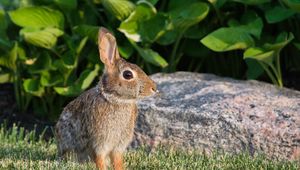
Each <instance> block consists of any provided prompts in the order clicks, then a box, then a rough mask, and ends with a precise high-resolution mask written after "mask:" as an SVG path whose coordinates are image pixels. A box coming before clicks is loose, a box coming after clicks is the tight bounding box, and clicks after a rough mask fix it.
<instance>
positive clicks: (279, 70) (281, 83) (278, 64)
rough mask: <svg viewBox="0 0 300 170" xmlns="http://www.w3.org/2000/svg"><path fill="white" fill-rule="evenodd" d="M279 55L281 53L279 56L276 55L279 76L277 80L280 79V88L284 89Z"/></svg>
mask: <svg viewBox="0 0 300 170" xmlns="http://www.w3.org/2000/svg"><path fill="white" fill-rule="evenodd" d="M279 53H280V52H277V54H276V59H275V65H276V68H277V74H278V77H277V78H278V83H279V87H283V82H282V74H281V66H280V55H279Z"/></svg>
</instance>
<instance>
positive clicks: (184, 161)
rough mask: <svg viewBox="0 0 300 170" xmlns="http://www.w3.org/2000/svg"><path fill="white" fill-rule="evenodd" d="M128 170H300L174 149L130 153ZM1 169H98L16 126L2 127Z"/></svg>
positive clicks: (291, 165)
mask: <svg viewBox="0 0 300 170" xmlns="http://www.w3.org/2000/svg"><path fill="white" fill-rule="evenodd" d="M125 160H126V167H127V169H141V170H142V169H143V170H144V169H155V170H156V169H170V170H177V169H178V170H179V169H182V170H183V169H191V170H194V169H228V170H232V169H246V170H247V169H253V170H256V169H289V170H290V169H291V170H298V169H300V165H299V163H297V162H287V161H285V162H280V161H271V160H268V159H266V158H264V157H262V156H257V157H255V158H253V157H251V156H249V155H248V154H239V155H227V154H213V155H210V156H207V155H205V154H202V153H193V152H187V151H182V150H174V149H162V148H161V149H157V150H156V151H154V152H149V151H148V150H147V149H145V148H141V149H138V150H131V151H129V152H127V154H126V156H125ZM0 169H59V170H61V169H66V170H67V169H78V170H79V169H96V168H95V165H94V164H93V163H86V164H79V163H77V162H76V161H74V159H72V158H69V159H68V160H64V161H58V159H57V156H56V145H55V141H54V140H53V139H50V140H49V141H45V140H43V138H42V136H36V133H35V131H31V132H25V130H24V129H23V128H18V127H17V126H14V127H13V128H12V129H10V130H7V129H6V127H5V126H4V125H2V126H1V128H0Z"/></svg>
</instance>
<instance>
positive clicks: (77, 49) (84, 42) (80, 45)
mask: <svg viewBox="0 0 300 170" xmlns="http://www.w3.org/2000/svg"><path fill="white" fill-rule="evenodd" d="M87 40H88V37H84V38H83V39H82V40H81V41H80V43H79V45H78V47H77V48H76V54H77V55H79V54H80V53H81V51H82V49H83V47H84V46H85V44H86V42H87Z"/></svg>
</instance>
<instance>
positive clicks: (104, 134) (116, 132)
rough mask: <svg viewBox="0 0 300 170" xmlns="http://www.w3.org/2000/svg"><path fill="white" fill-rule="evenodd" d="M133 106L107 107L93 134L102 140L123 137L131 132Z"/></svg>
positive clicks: (132, 126)
mask: <svg viewBox="0 0 300 170" xmlns="http://www.w3.org/2000/svg"><path fill="white" fill-rule="evenodd" d="M133 112H134V108H133V107H123V108H118V109H109V111H107V112H106V113H105V116H103V117H102V119H101V120H99V121H98V122H97V127H95V130H96V131H97V132H96V133H95V134H96V135H97V136H98V138H102V139H103V140H108V142H109V141H110V140H117V139H124V138H127V136H129V137H130V136H131V133H133V128H134V125H133V119H134V118H133V114H132V113H133Z"/></svg>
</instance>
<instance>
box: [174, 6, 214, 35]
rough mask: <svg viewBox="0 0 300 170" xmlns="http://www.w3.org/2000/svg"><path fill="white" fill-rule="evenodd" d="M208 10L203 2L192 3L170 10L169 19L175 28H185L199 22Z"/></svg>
mask: <svg viewBox="0 0 300 170" xmlns="http://www.w3.org/2000/svg"><path fill="white" fill-rule="evenodd" d="M208 12H209V6H208V5H207V4H206V3H203V2H196V3H192V4H189V5H186V6H183V7H179V8H176V9H174V10H172V11H170V12H169V13H170V16H171V20H172V22H173V24H174V27H175V28H176V29H179V30H180V29H183V30H185V29H187V28H188V27H190V26H192V25H195V24H197V23H199V22H200V21H201V20H203V19H204V18H205V17H206V16H207V14H208Z"/></svg>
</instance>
